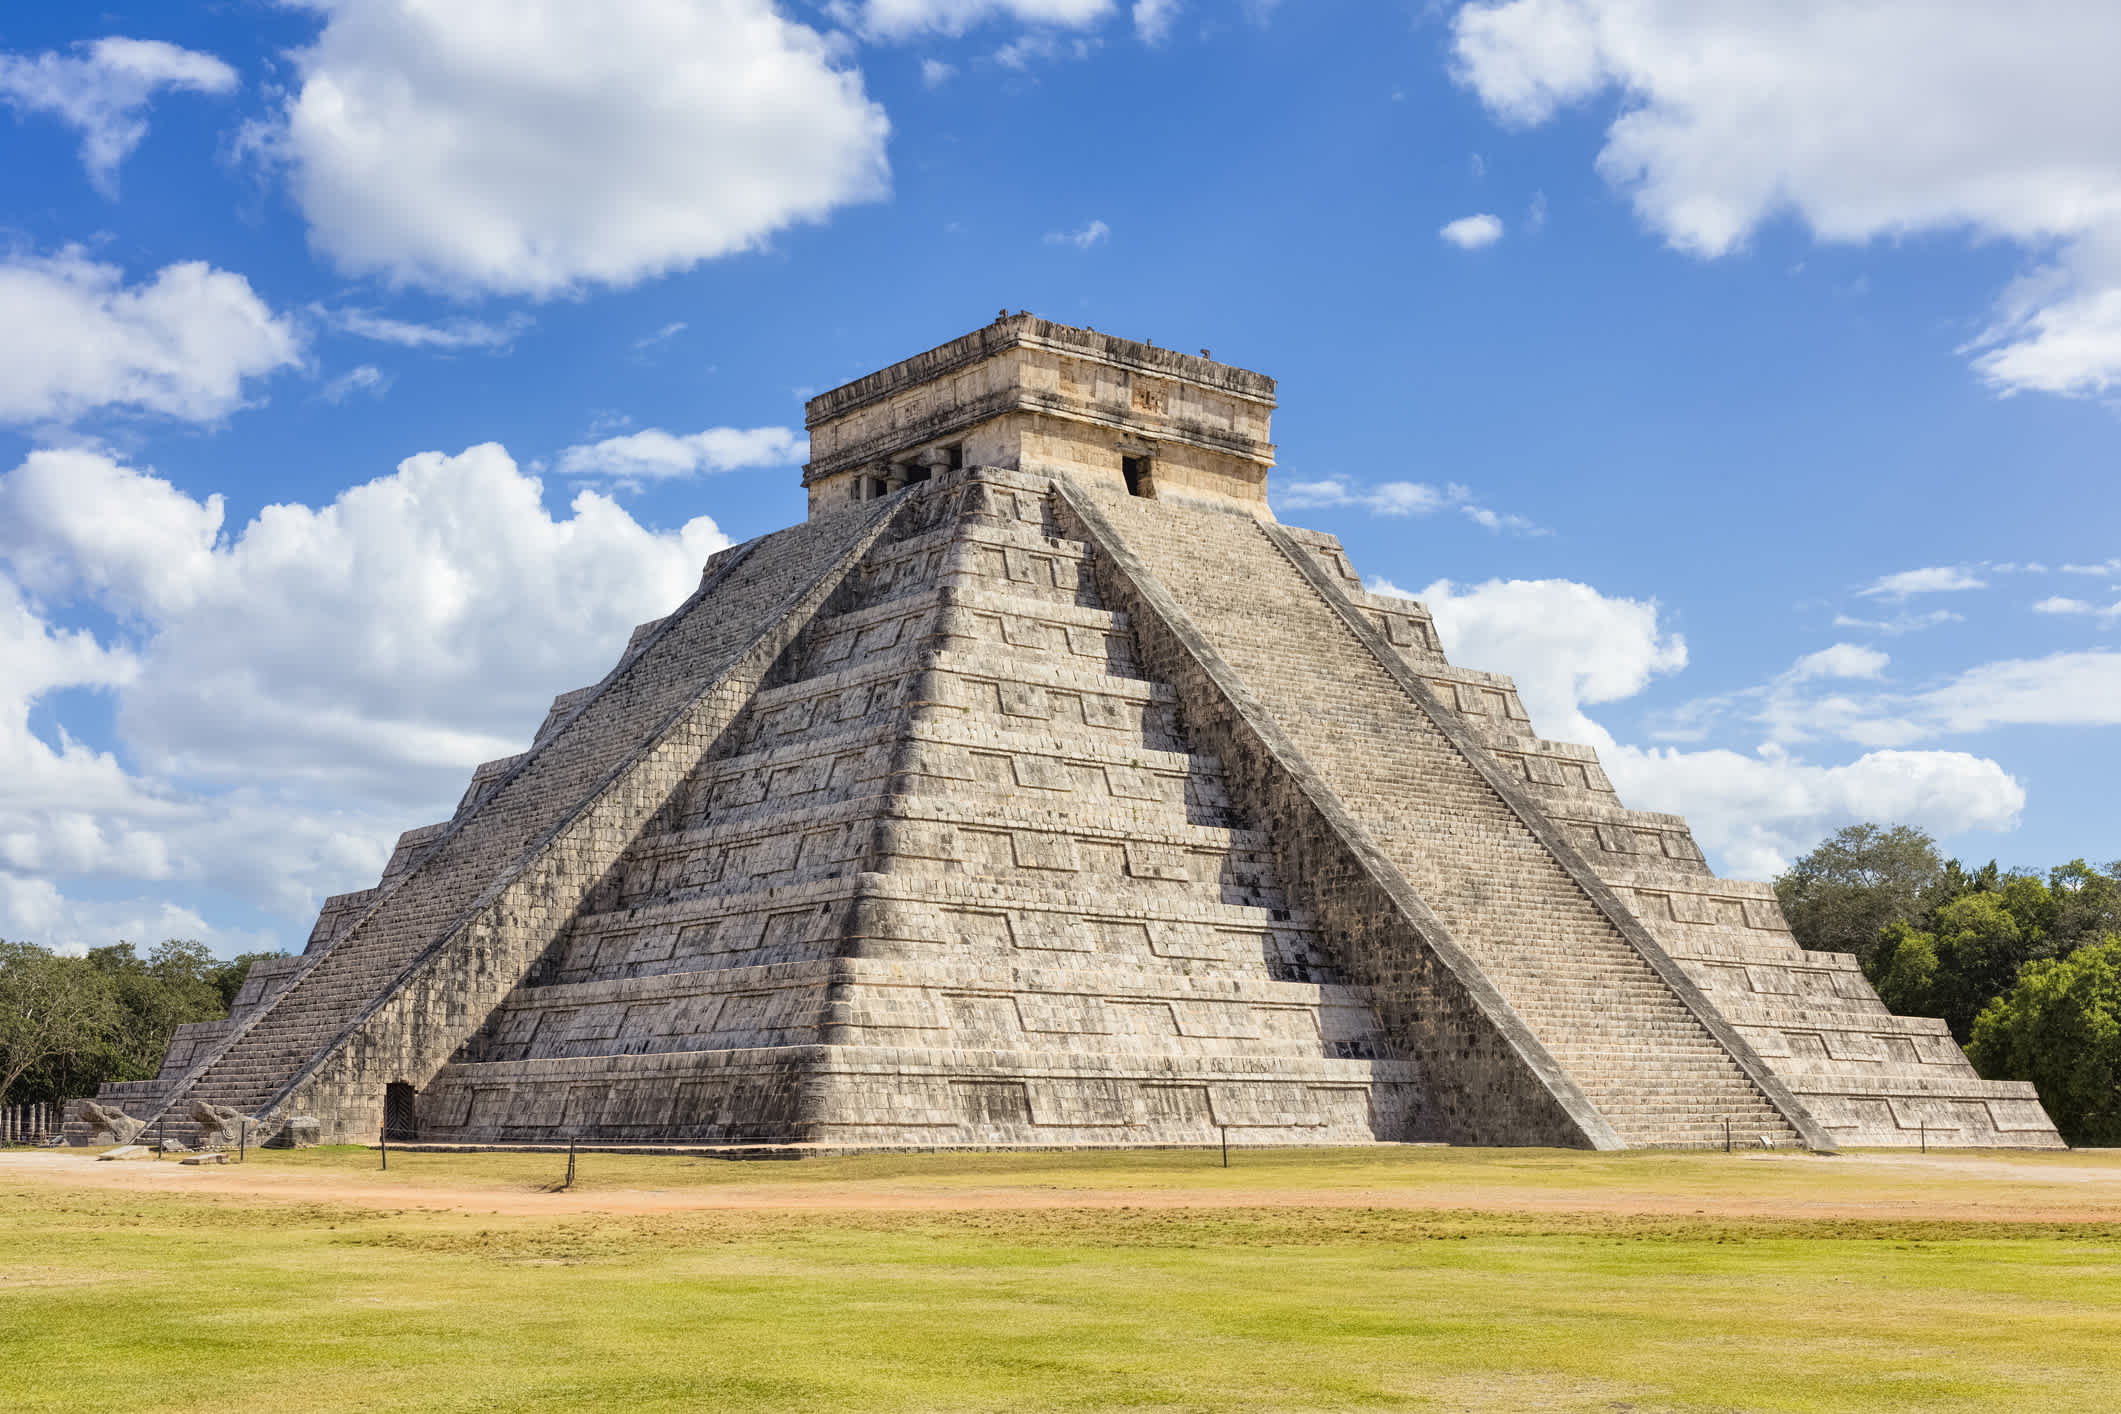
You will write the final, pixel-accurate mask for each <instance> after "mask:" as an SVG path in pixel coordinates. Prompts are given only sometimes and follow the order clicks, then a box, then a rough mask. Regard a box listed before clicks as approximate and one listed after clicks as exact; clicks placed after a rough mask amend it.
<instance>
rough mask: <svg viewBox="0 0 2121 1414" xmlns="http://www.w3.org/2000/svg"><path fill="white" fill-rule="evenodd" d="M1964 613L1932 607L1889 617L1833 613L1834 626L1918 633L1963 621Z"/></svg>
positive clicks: (1874, 630) (1894, 632)
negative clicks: (1877, 617) (1918, 612)
mask: <svg viewBox="0 0 2121 1414" xmlns="http://www.w3.org/2000/svg"><path fill="white" fill-rule="evenodd" d="M1965 619H1966V615H1964V614H1955V613H1953V612H1952V611H1951V610H1950V609H1932V610H1930V611H1929V612H1928V613H1926V614H1895V615H1894V616H1893V617H1892V618H1889V619H1859V618H1853V617H1851V616H1850V615H1848V614H1836V615H1834V627H1835V628H1867V629H1870V630H1871V631H1873V632H1874V633H1890V634H1902V633H1920V632H1921V631H1922V630H1923V629H1926V628H1936V627H1937V626H1938V625H1939V624H1956V623H1963V622H1964V621H1965Z"/></svg>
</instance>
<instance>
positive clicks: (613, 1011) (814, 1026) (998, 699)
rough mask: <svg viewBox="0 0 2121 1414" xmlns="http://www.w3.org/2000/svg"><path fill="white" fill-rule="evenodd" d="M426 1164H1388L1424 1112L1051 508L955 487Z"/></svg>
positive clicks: (855, 602) (738, 745) (815, 647)
mask: <svg viewBox="0 0 2121 1414" xmlns="http://www.w3.org/2000/svg"><path fill="white" fill-rule="evenodd" d="M909 494H910V495H911V496H912V497H913V499H914V500H915V501H916V502H917V503H918V504H917V505H916V506H915V507H913V508H911V509H909V511H908V512H907V513H906V514H905V515H903V516H902V517H901V518H900V520H899V522H898V532H897V533H895V535H894V536H893V537H888V538H886V539H885V540H882V541H879V542H878V543H877V544H876V545H875V546H874V547H873V548H872V549H871V550H870V552H869V555H868V557H867V558H866V559H865V561H864V562H863V564H862V566H861V568H860V569H859V570H858V571H856V572H855V573H854V574H852V575H850V576H849V577H848V580H847V582H846V584H845V586H844V587H843V589H842V591H841V594H840V596H839V598H838V599H837V600H836V601H835V603H834V604H833V605H832V607H831V609H830V610H829V611H828V612H827V613H825V614H824V615H821V616H820V617H819V618H818V619H817V620H815V621H814V622H813V623H812V624H811V625H810V627H809V628H808V629H807V630H806V632H805V633H804V634H803V636H802V637H801V639H800V640H799V641H798V642H797V643H796V644H795V646H794V647H793V648H792V649H791V651H790V653H789V654H788V656H787V658H786V659H785V660H784V662H783V664H782V665H781V666H780V668H779V669H777V671H776V672H775V674H774V676H773V678H772V679H771V681H770V682H769V683H768V684H767V685H766V686H765V687H764V688H763V689H762V690H761V691H760V692H759V693H758V695H757V696H756V697H755V698H754V700H753V702H752V704H751V705H750V707H749V708H748V709H747V710H746V712H745V713H744V714H743V715H742V716H741V717H740V718H739V719H738V720H737V721H735V722H734V723H733V724H732V725H731V726H730V727H729V729H728V730H727V732H726V733H725V734H724V736H723V739H722V740H721V741H720V742H718V743H717V744H716V746H715V748H714V749H713V750H712V751H711V752H709V753H708V756H707V759H706V760H705V761H703V762H702V763H701V765H700V766H699V767H698V768H697V769H696V770H695V771H694V773H693V775H692V778H691V780H690V781H689V782H688V783H687V785H686V788H685V789H684V790H683V791H682V792H681V793H680V794H679V796H677V797H676V798H674V799H673V801H672V803H671V805H670V807H669V808H668V809H667V810H666V811H665V812H664V814H663V815H662V817H661V818H660V819H659V820H658V822H657V824H656V826H655V827H654V828H652V829H651V830H650V831H649V832H648V833H647V834H645V835H644V836H642V838H641V839H640V840H638V841H637V842H636V843H635V845H634V846H633V848H632V849H631V850H630V851H629V852H628V854H627V856H626V858H625V859H624V860H623V861H622V862H621V864H620V865H619V867H618V868H617V869H615V870H614V871H613V872H612V874H611V875H610V876H609V877H608V878H607V880H606V881H605V882H604V883H603V884H601V885H600V886H599V888H598V890H597V891H596V893H595V895H594V896H593V898H592V899H591V900H590V902H589V903H588V904H587V905H586V906H585V907H584V909H583V910H582V912H580V913H579V914H578V915H577V916H576V918H575V920H574V922H573V924H572V926H571V928H570V929H569V930H568V932H567V935H566V936H565V937H563V938H562V939H561V940H560V942H559V943H558V944H557V945H556V947H555V948H554V950H553V951H552V953H551V954H550V955H549V957H548V958H547V959H546V961H545V962H544V963H543V964H542V965H541V966H540V967H539V968H538V969H537V970H536V972H535V973H534V974H533V975H532V976H531V977H530V978H529V979H527V981H526V984H525V985H524V986H521V987H519V988H517V989H516V990H515V991H514V992H513V993H512V994H511V995H510V996H509V997H508V999H507V1000H506V1001H505V1002H504V1003H503V1004H502V1006H501V1007H500V1009H499V1010H498V1011H497V1012H496V1013H495V1014H494V1016H493V1017H492V1018H491V1020H490V1021H489V1022H488V1024H487V1025H486V1026H485V1027H484V1028H483V1029H482V1030H481V1032H480V1034H479V1036H478V1037H477V1038H476V1039H475V1040H474V1041H473V1042H472V1044H471V1045H470V1046H469V1047H468V1048H467V1049H466V1051H465V1053H464V1054H463V1056H462V1057H461V1058H460V1059H459V1060H458V1061H457V1062H456V1063H454V1064H452V1065H451V1066H450V1067H448V1068H447V1069H446V1070H444V1071H443V1072H442V1073H441V1074H440V1075H439V1076H437V1077H436V1078H435V1080H434V1081H433V1083H432V1085H431V1086H430V1087H429V1088H428V1090H427V1092H426V1095H425V1097H424V1098H423V1101H422V1113H421V1132H422V1134H423V1136H428V1137H433V1138H439V1139H459V1140H467V1141H509V1140H531V1139H553V1138H560V1137H566V1138H594V1139H606V1140H626V1139H637V1138H684V1139H692V1140H708V1141H728V1142H790V1141H794V1142H825V1143H843V1144H964V1143H989V1144H991V1143H1069V1144H1100V1143H1116V1142H1132V1143H1145V1142H1192V1143H1204V1142H1209V1141H1211V1140H1213V1139H1214V1138H1216V1137H1217V1135H1218V1132H1219V1131H1220V1130H1221V1129H1222V1128H1224V1127H1228V1128H1230V1129H1231V1130H1233V1131H1235V1132H1237V1133H1238V1134H1239V1135H1240V1136H1241V1137H1243V1138H1245V1139H1247V1140H1248V1141H1250V1142H1263V1141H1271V1142H1281V1143H1307V1142H1332V1143H1349V1142H1367V1141H1370V1140H1373V1139H1376V1138H1381V1137H1382V1138H1396V1137H1403V1136H1405V1135H1406V1134H1407V1133H1409V1132H1410V1129H1409V1126H1410V1122H1411V1121H1410V1112H1411V1110H1412V1108H1413V1106H1414V1103H1415V1098H1416V1096H1415V1091H1416V1088H1417V1086H1416V1077H1415V1075H1414V1072H1413V1069H1412V1068H1411V1067H1410V1066H1409V1065H1407V1064H1406V1063H1405V1062H1404V1061H1401V1060H1398V1059H1394V1058H1393V1057H1392V1056H1391V1054H1390V1052H1389V1048H1388V1047H1386V1045H1385V1044H1384V1042H1383V1039H1382V1037H1381V1036H1380V1035H1379V1033H1378V1028H1377V1025H1376V1022H1375V1020H1374V1018H1373V1016H1372V1014H1371V1011H1370V1007H1369V1004H1368V999H1367V997H1366V996H1365V995H1364V994H1363V993H1362V991H1361V990H1360V989H1359V988H1355V987H1351V986H1349V985H1347V984H1346V983H1345V982H1344V981H1342V980H1341V979H1340V977H1339V975H1338V973H1337V971H1336V970H1335V968H1334V967H1333V965H1332V963H1331V961H1330V959H1329V958H1328V957H1327V955H1326V953H1325V951H1324V950H1323V949H1322V947H1321V946H1320V944H1319V941H1318V939H1317V936H1316V930H1315V928H1314V926H1313V924H1312V922H1311V920H1310V919H1309V918H1308V917H1307V916H1305V915H1304V914H1302V913H1301V912H1299V911H1298V910H1296V909H1294V908H1292V907H1290V906H1289V904H1288V902H1287V900H1286V898H1285V896H1284V894H1283V892H1282V890H1281V888H1280V886H1279V884H1278V882H1277V881H1276V879H1275V878H1274V876H1273V874H1272V870H1271V868H1270V866H1269V865H1268V862H1267V854H1268V847H1267V842H1266V840H1265V839H1264V838H1263V837H1262V836H1261V835H1260V834H1259V832H1258V831H1256V830H1252V829H1249V828H1246V827H1245V825H1244V822H1243V821H1242V820H1241V819H1240V818H1239V817H1238V816H1237V814H1236V813H1235V812H1234V811H1233V809H1232V807H1231V804H1230V802H1229V799H1228V796H1227V793H1226V792H1225V790H1224V787H1223V778H1222V769H1221V765H1220V763H1219V762H1217V761H1216V760H1215V759H1214V758H1212V757H1210V756H1206V755H1201V754H1197V753H1195V752H1193V751H1191V750H1190V749H1189V747H1188V742H1187V740H1186V737H1185V734H1184V730H1183V727H1182V724H1181V723H1180V721H1179V720H1178V717H1177V714H1176V712H1175V710H1174V709H1175V705H1176V704H1175V698H1174V695H1173V693H1172V692H1171V690H1170V688H1169V687H1167V686H1166V685H1164V684H1162V683H1160V682H1157V681H1154V680H1153V679H1151V678H1149V677H1148V676H1146V675H1145V674H1144V672H1143V671H1142V669H1141V666H1140V664H1139V663H1138V662H1137V660H1136V657H1135V653H1134V648H1133V638H1132V634H1131V632H1130V625H1129V623H1128V620H1127V618H1126V616H1124V615H1123V614H1119V613H1115V612H1114V611H1113V610H1112V609H1111V608H1109V607H1108V606H1106V605H1105V604H1104V603H1103V602H1102V600H1101V598H1100V597H1099V594H1098V591H1097V583H1096V579H1095V576H1094V575H1093V574H1092V573H1091V572H1090V571H1089V567H1088V561H1089V559H1090V556H1089V552H1088V550H1087V548H1086V547H1085V546H1083V545H1082V544H1081V543H1080V542H1079V541H1077V540H1074V539H1071V538H1067V537H1065V536H1063V535H1061V534H1060V533H1059V528H1058V526H1057V525H1056V524H1055V522H1054V520H1053V506H1052V498H1051V493H1050V488H1049V485H1048V483H1047V482H1046V481H1044V480H1043V479H1041V478H1036V477H1028V476H1023V475H1021V474H1012V473H1009V472H1005V471H999V470H978V471H974V472H969V473H955V474H946V475H944V476H942V477H940V478H938V479H935V480H933V481H931V482H930V483H929V484H928V485H926V486H924V487H921V488H918V490H917V491H916V492H914V493H909Z"/></svg>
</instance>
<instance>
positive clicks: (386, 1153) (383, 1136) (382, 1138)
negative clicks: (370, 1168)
mask: <svg viewBox="0 0 2121 1414" xmlns="http://www.w3.org/2000/svg"><path fill="white" fill-rule="evenodd" d="M376 1142H377V1143H378V1144H380V1145H381V1146H382V1149H383V1169H384V1172H386V1173H387V1172H389V1171H390V1126H389V1125H387V1124H386V1125H384V1126H383V1127H382V1128H380V1129H378V1130H377V1131H376Z"/></svg>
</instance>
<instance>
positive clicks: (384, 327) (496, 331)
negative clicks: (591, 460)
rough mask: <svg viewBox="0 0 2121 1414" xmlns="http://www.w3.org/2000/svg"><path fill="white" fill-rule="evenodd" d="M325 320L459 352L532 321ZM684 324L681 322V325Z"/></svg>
mask: <svg viewBox="0 0 2121 1414" xmlns="http://www.w3.org/2000/svg"><path fill="white" fill-rule="evenodd" d="M317 312H318V313H319V314H321V315H322V316H323V318H324V320H325V322H326V323H328V324H330V325H331V327H332V328H334V329H337V330H338V331H339V332H341V333H344V334H352V335H354V336H355V337H356V338H361V339H373V340H374V341H375V342H377V343H379V344H396V345H397V346H398V347H399V348H402V349H436V350H439V351H441V352H443V353H456V352H459V351H461V350H464V349H505V348H507V347H508V346H509V345H510V344H513V343H514V342H515V341H516V340H517V339H518V338H519V337H521V336H522V334H523V331H524V330H526V329H528V328H529V327H530V326H531V323H532V322H533V321H532V320H531V318H530V316H529V315H527V314H511V315H510V316H508V318H506V319H503V320H501V321H500V322H499V323H492V322H489V321H487V320H483V319H447V320H444V321H443V322H441V323H440V324H421V323H418V322H416V321H414V320H409V319H391V318H389V317H387V316H385V315H380V314H375V313H372V312H370V311H369V310H365V309H352V308H347V309H322V308H318V310H317ZM684 327H685V326H684V325H682V324H680V325H679V326H678V328H680V329H682V328H684Z"/></svg>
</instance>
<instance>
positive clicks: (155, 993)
mask: <svg viewBox="0 0 2121 1414" xmlns="http://www.w3.org/2000/svg"><path fill="white" fill-rule="evenodd" d="M0 947H4V948H8V949H13V950H15V951H12V952H10V953H9V954H8V956H9V958H10V959H14V962H13V964H12V965H13V966H14V968H15V970H14V971H13V972H9V971H6V970H0V1013H4V1014H6V1015H9V1016H14V1015H18V1014H28V1013H29V1012H31V1011H35V1010H36V1008H37V1007H39V1006H40V1005H41V1003H39V1002H37V1001H36V1000H35V999H36V998H37V997H40V996H43V995H45V991H48V990H49V986H50V979H49V978H47V977H46V975H45V974H46V973H47V972H50V973H52V975H53V976H55V977H58V978H59V979H60V980H62V981H64V982H65V984H66V985H68V986H70V987H74V988H76V989H77V990H79V991H81V992H82V994H83V995H88V996H92V997H94V998H96V999H97V1001H96V1009H95V1016H96V1024H95V1025H94V1026H92V1027H88V1028H86V1029H77V1030H76V1031H74V1032H71V1033H69V1035H70V1036H71V1039H70V1040H69V1041H68V1042H67V1043H66V1044H64V1045H46V1046H44V1047H42V1048H41V1054H40V1055H39V1056H37V1057H35V1058H33V1059H31V1060H29V1061H28V1063H27V1065H26V1066H25V1067H23V1068H21V1069H19V1070H18V1069H15V1068H14V1067H13V1066H12V1065H11V1064H5V1065H0V1077H5V1078H7V1079H8V1080H9V1084H10V1087H11V1093H9V1094H8V1101H9V1102H10V1103H20V1102H25V1101H33V1100H63V1099H71V1098H73V1097H74V1096H77V1095H90V1094H94V1093H95V1090H96V1087H97V1086H98V1085H101V1084H102V1083H103V1082H104V1081H107V1080H144V1079H147V1078H148V1077H150V1076H153V1075H154V1074H155V1073H156V1072H157V1071H158V1070H159V1069H160V1068H161V1065H162V1057H163V1054H164V1053H165V1052H166V1051H167V1050H168V1049H169V1042H170V1038H171V1036H172V1035H174V1034H175V1032H176V1029H177V1028H178V1027H179V1026H181V1025H183V1024H184V1023H186V1022H188V1021H215V1020H219V1019H220V1018H221V1017H224V1016H226V1015H228V1009H229V1004H230V1002H231V1001H233V999H234V998H235V995H236V993H237V992H239V991H241V990H242V987H243V981H244V978H245V977H246V976H247V975H248V974H249V972H250V968H251V964H252V963H254V962H256V961H258V960H259V959H260V958H261V957H278V956H282V954H279V953H250V954H246V955H244V956H243V957H239V958H235V959H232V960H230V961H227V962H222V961H219V960H217V959H216V958H215V957H214V956H213V954H212V953H210V952H208V951H207V949H206V947H205V945H203V944H201V943H196V942H190V941H186V940H182V939H174V938H173V939H170V940H169V941H167V942H164V943H162V944H160V945H159V946H157V947H156V948H155V949H154V950H153V951H152V952H150V953H149V954H148V955H147V956H146V957H144V958H143V957H141V956H140V953H139V949H137V948H136V947H134V946H133V945H132V944H131V943H127V942H119V943H113V944H112V945H110V946H109V947H102V948H91V949H90V950H89V952H88V955H87V956H85V957H77V958H63V957H55V956H54V955H53V954H52V953H50V952H49V951H47V950H46V949H44V948H40V947H35V946H33V945H31V944H27V943H18V944H0ZM18 954H19V957H18ZM20 959H29V960H30V961H27V962H24V961H21V960H20ZM32 963H34V965H31V964H32ZM39 988H44V989H45V991H40V990H39ZM40 1014H41V1013H40ZM8 1024H9V1023H7V1022H6V1021H4V1020H0V1031H4V1030H5V1029H6V1027H7V1025H8ZM6 1046H7V1042H6V1041H5V1040H0V1057H4V1055H5V1054H6V1051H5V1049H4V1048H5V1047H6ZM17 1049H20V1048H19V1047H18V1048H17Z"/></svg>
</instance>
